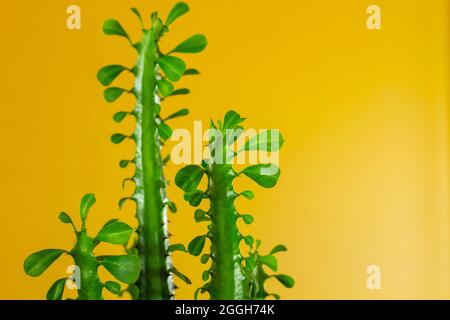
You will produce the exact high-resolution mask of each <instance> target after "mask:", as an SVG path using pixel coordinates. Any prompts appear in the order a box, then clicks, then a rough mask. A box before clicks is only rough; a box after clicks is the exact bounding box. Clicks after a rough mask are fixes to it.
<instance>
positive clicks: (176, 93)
mask: <svg viewBox="0 0 450 320" xmlns="http://www.w3.org/2000/svg"><path fill="white" fill-rule="evenodd" d="M189 93H191V91H190V90H189V89H186V88H182V89H178V90H175V91H174V92H172V96H185V95H187V94H189Z"/></svg>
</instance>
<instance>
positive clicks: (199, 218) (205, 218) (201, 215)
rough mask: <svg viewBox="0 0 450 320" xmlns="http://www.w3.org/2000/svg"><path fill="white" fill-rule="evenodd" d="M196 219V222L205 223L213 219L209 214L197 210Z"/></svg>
mask: <svg viewBox="0 0 450 320" xmlns="http://www.w3.org/2000/svg"><path fill="white" fill-rule="evenodd" d="M194 219H195V222H197V223H198V222H204V221H210V220H211V219H210V218H209V217H208V216H207V212H205V211H203V210H201V209H197V210H195V213H194Z"/></svg>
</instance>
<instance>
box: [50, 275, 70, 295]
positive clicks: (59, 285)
mask: <svg viewBox="0 0 450 320" xmlns="http://www.w3.org/2000/svg"><path fill="white" fill-rule="evenodd" d="M66 281H67V278H62V279H59V280H56V281H55V283H53V285H52V286H51V287H50V289H48V291H47V300H62V297H63V294H64V287H65V286H66Z"/></svg>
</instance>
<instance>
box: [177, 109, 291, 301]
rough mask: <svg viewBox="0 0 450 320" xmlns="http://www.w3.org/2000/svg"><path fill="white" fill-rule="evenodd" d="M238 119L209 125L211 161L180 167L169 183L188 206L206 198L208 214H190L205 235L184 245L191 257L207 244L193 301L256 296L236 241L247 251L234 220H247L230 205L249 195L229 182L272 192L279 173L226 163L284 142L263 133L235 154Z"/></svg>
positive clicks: (230, 116)
mask: <svg viewBox="0 0 450 320" xmlns="http://www.w3.org/2000/svg"><path fill="white" fill-rule="evenodd" d="M244 120H245V119H244V118H241V116H240V115H239V114H238V113H236V112H234V111H229V112H228V113H227V114H226V115H225V118H224V120H223V121H218V125H216V124H215V123H214V122H212V121H211V129H212V130H211V133H212V134H211V138H210V150H211V158H210V159H205V160H204V161H203V163H202V166H201V167H200V166H196V165H189V166H187V167H185V168H183V169H181V170H180V171H179V172H178V174H177V176H176V177H175V183H176V184H177V186H178V187H180V188H181V189H182V190H183V191H184V192H185V199H186V200H187V201H189V203H190V204H191V205H192V206H194V207H198V206H200V204H201V202H202V200H203V199H209V209H208V211H203V210H202V209H197V210H196V211H195V220H196V222H208V232H207V234H206V235H201V236H198V237H196V238H194V239H193V240H192V241H191V242H190V243H189V246H188V251H189V252H190V253H191V254H192V255H194V256H200V255H201V254H202V252H203V249H204V247H205V242H206V240H207V239H209V241H210V252H208V253H204V254H203V255H202V256H201V262H202V263H204V264H206V263H208V261H209V260H211V265H210V268H209V269H207V270H206V271H204V272H203V274H202V278H203V280H204V281H205V282H207V283H206V284H205V285H204V286H202V287H201V288H199V289H198V290H197V291H196V294H195V298H197V296H198V294H199V293H204V292H208V293H209V295H210V299H212V300H243V299H252V298H256V295H257V294H254V293H253V292H252V291H251V290H250V284H251V283H254V282H255V279H254V277H255V274H254V269H256V263H255V264H254V266H253V268H252V269H251V272H248V270H246V266H247V265H249V263H248V264H247V263H244V262H245V261H246V259H247V258H245V257H244V256H243V254H242V252H241V249H240V244H241V241H242V240H243V241H244V242H245V243H246V244H247V245H248V246H250V247H252V246H253V245H254V240H253V237H251V236H244V235H242V234H241V232H240V231H239V228H238V226H237V221H238V220H239V219H242V220H243V221H244V223H246V224H251V223H252V222H253V217H252V216H251V215H249V214H240V213H239V212H238V211H237V209H236V206H235V200H236V199H237V198H238V197H240V196H243V197H245V198H247V199H252V198H253V196H254V195H253V193H252V192H251V191H244V192H241V193H239V192H237V191H235V189H234V182H235V180H236V179H237V178H238V177H240V176H242V175H245V176H247V177H249V178H250V179H252V180H254V181H255V182H256V183H257V184H259V185H260V186H262V187H264V188H272V187H274V186H275V185H276V183H277V181H278V178H279V176H280V170H279V168H278V167H277V166H276V165H274V164H257V165H253V166H249V167H247V168H245V169H244V170H243V171H242V172H236V171H235V170H234V168H233V165H232V160H233V158H234V157H235V156H237V155H238V154H239V153H240V152H245V151H255V150H264V151H270V152H276V151H278V150H279V149H280V148H281V146H282V145H283V143H284V140H283V138H282V136H281V135H280V134H279V132H278V131H275V130H267V131H264V132H262V133H260V134H259V135H257V136H255V137H253V138H251V139H250V140H249V141H247V142H246V144H245V146H244V147H243V148H241V149H240V150H238V151H237V152H236V151H234V150H233V147H232V146H233V145H234V144H235V143H236V140H237V139H238V137H239V135H240V134H242V132H243V127H242V126H241V124H242V122H244ZM204 176H206V177H207V179H208V187H207V190H205V191H202V190H198V189H197V187H198V186H199V184H200V182H201V180H202V178H203V177H204ZM247 269H248V267H247ZM252 288H253V287H252ZM252 290H253V289H252Z"/></svg>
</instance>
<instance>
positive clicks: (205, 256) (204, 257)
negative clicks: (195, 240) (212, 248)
mask: <svg viewBox="0 0 450 320" xmlns="http://www.w3.org/2000/svg"><path fill="white" fill-rule="evenodd" d="M210 257H211V256H210V255H209V254H207V253H205V254H203V255H202V256H201V257H200V262H201V263H203V264H206V263H208V261H209V258H210Z"/></svg>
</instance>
